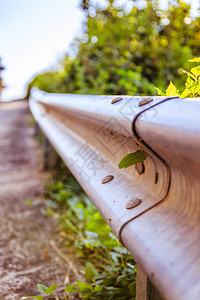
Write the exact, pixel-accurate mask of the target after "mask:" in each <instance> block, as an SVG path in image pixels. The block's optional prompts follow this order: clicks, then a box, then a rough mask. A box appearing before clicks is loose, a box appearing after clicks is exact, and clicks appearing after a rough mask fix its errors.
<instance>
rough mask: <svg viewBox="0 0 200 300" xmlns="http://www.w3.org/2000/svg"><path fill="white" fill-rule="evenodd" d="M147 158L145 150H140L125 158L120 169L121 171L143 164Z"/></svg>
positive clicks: (120, 164)
mask: <svg viewBox="0 0 200 300" xmlns="http://www.w3.org/2000/svg"><path fill="white" fill-rule="evenodd" d="M146 158H147V155H146V153H145V152H144V151H143V150H138V151H136V152H134V153H129V154H128V155H126V156H125V157H123V158H122V160H121V161H120V163H119V165H118V167H119V169H123V168H128V167H130V166H132V165H135V164H137V163H142V162H143V161H144V160H145V159H146Z"/></svg>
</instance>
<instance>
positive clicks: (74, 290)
mask: <svg viewBox="0 0 200 300" xmlns="http://www.w3.org/2000/svg"><path fill="white" fill-rule="evenodd" d="M75 286H76V283H74V284H71V285H68V286H67V287H66V288H65V291H66V292H68V293H74V292H77V290H76V289H75V288H74V287H75Z"/></svg>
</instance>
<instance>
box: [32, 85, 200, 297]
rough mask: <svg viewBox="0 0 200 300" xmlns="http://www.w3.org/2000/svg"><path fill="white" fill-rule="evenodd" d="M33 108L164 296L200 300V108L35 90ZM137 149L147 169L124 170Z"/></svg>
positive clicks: (198, 104) (191, 102)
mask: <svg viewBox="0 0 200 300" xmlns="http://www.w3.org/2000/svg"><path fill="white" fill-rule="evenodd" d="M30 108H31V111H32V113H33V115H34V117H35V119H36V120H37V122H38V123H39V125H40V127H41V128H42V130H43V131H44V132H45V134H46V136H47V137H48V138H49V140H50V142H51V143H52V144H53V146H54V147H55V149H56V150H57V152H58V153H59V154H60V156H61V157H62V158H63V160H64V161H65V163H66V164H67V166H68V167H69V168H70V169H71V171H72V173H73V174H74V176H75V177H76V178H77V180H78V181H79V182H80V184H81V185H82V187H83V189H84V190H85V191H86V193H87V194H88V196H89V197H90V199H91V200H92V201H93V203H94V204H95V206H96V207H97V209H98V210H99V211H100V213H101V214H102V216H103V217H104V219H105V220H106V221H107V223H108V225H109V226H110V227H111V229H112V230H113V232H114V233H115V234H116V235H117V237H118V238H119V239H120V240H121V241H122V243H123V244H124V245H125V246H126V247H127V248H128V249H129V250H130V251H131V252H132V253H133V255H134V256H135V257H136V259H137V260H138V262H139V263H140V264H141V265H142V268H143V269H144V271H145V272H146V273H147V275H148V276H149V277H150V279H151V281H152V282H153V283H154V285H155V286H156V288H157V289H158V290H159V292H160V293H161V295H163V296H164V298H165V299H167V300H179V299H181V300H186V299H187V300H188V299H190V300H197V299H198V300H199V299H200V285H199V277H200V255H199V254H198V252H199V247H200V230H199V228H198V225H199V221H200V205H199V202H200V198H199V194H200V179H199V178H200V176H199V175H200V158H199V153H200V118H199V115H200V101H199V100H196V99H177V98H176V99H173V98H172V97H171V98H166V97H153V99H152V98H150V97H148V98H147V97H131V96H125V97H121V96H120V97H113V96H88V95H70V94H47V93H44V92H42V91H39V90H37V89H33V90H32V92H31V97H30ZM138 144H139V145H141V146H142V147H143V148H144V149H145V151H146V153H147V159H146V161H145V162H144V164H142V165H141V164H140V165H136V166H132V167H129V168H127V169H123V170H119V169H118V163H119V161H120V160H121V159H122V158H123V157H124V156H125V155H126V154H128V153H132V152H135V151H136V150H138ZM190 247H191V248H190ZM183 272H184V276H183ZM187 287H188V288H187Z"/></svg>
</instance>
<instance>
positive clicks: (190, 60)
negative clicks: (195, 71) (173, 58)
mask: <svg viewBox="0 0 200 300" xmlns="http://www.w3.org/2000/svg"><path fill="white" fill-rule="evenodd" d="M188 61H189V62H200V57H196V58H193V59H188Z"/></svg>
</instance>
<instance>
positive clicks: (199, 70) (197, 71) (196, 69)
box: [191, 66, 200, 77]
mask: <svg viewBox="0 0 200 300" xmlns="http://www.w3.org/2000/svg"><path fill="white" fill-rule="evenodd" d="M191 72H192V73H193V74H194V75H195V76H196V77H198V76H199V75H200V66H197V67H194V68H192V69H191Z"/></svg>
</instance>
